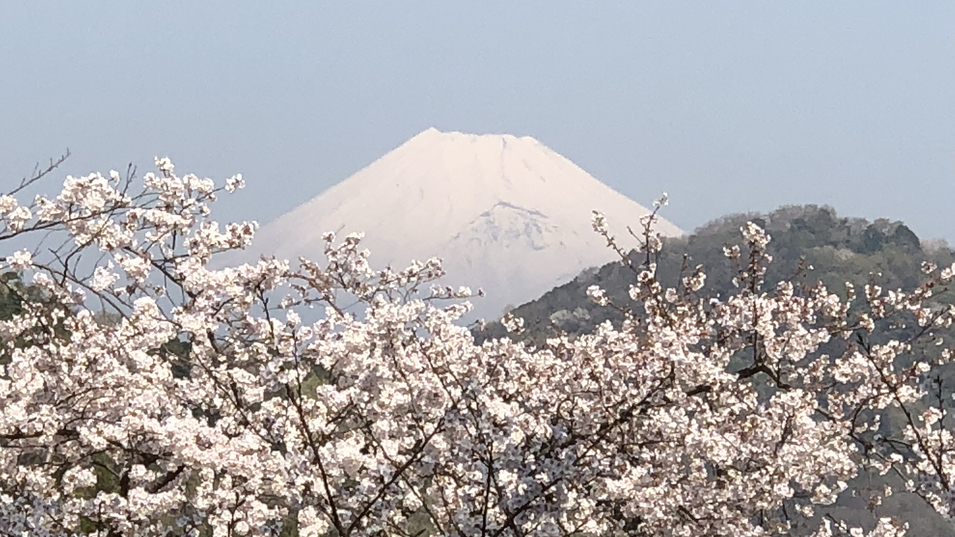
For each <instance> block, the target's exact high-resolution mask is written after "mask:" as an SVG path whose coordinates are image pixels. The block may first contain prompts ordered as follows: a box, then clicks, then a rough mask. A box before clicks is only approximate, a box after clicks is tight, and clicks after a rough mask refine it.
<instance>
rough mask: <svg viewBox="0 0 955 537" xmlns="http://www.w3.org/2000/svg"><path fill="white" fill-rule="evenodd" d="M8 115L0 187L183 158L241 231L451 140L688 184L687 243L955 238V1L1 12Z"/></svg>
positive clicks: (2, 111) (641, 195)
mask: <svg viewBox="0 0 955 537" xmlns="http://www.w3.org/2000/svg"><path fill="white" fill-rule="evenodd" d="M159 4H162V6H160V5H159ZM0 103H2V104H0V182H2V183H0V184H12V183H14V182H15V181H17V180H18V179H19V178H20V177H22V176H23V175H24V174H26V173H28V172H29V171H30V169H31V168H32V166H33V164H34V163H35V162H36V161H38V160H44V159H46V158H48V157H50V156H53V155H55V154H57V153H58V152H59V151H61V150H62V149H63V148H65V147H69V148H70V150H71V151H72V152H73V155H74V156H73V157H72V158H71V159H70V161H69V162H68V165H67V166H66V168H65V170H66V171H68V172H70V173H74V174H79V173H86V172H89V171H92V170H103V171H106V170H108V169H109V168H117V169H122V168H124V167H125V165H126V164H127V163H129V162H133V163H136V164H138V165H139V166H140V169H146V168H148V167H150V166H151V163H152V157H153V156H154V155H169V156H171V157H172V158H173V159H174V161H175V162H176V164H177V168H178V169H179V170H181V171H194V172H196V173H199V174H201V175H206V176H210V177H214V178H217V179H220V180H221V179H224V178H225V177H227V176H229V175H231V174H232V173H235V172H242V173H243V174H244V175H245V177H246V178H247V181H248V182H249V188H248V189H247V190H246V191H245V192H244V193H243V194H241V195H240V197H233V198H231V199H228V200H226V201H227V206H226V207H224V208H223V212H222V213H221V214H222V216H223V217H228V218H232V219H236V218H251V219H258V220H260V221H268V220H270V219H272V218H274V217H276V216H278V215H279V214H281V213H283V212H285V211H287V210H289V209H291V208H292V207H294V206H295V205H297V204H298V203H300V202H302V201H304V200H306V199H308V198H311V197H312V196H315V195H317V194H318V193H320V192H321V191H322V190H324V189H325V188H327V187H328V186H330V185H332V184H334V183H336V182H338V181H340V180H342V179H344V178H346V177H347V176H349V175H351V174H352V173H353V172H355V171H357V170H358V169H360V168H361V167H363V166H364V165H366V164H368V163H370V162H371V161H373V160H374V159H375V158H377V157H378V156H380V155H382V154H383V153H385V152H387V151H388V150H390V149H392V148H394V147H396V146H397V145H399V144H400V143H401V142H403V141H404V140H405V139H407V138H409V137H411V136H413V135H414V134H416V133H417V132H419V131H421V130H424V129H426V128H427V127H430V126H435V127H437V128H438V129H441V130H460V131H465V132H478V133H484V132H494V133H501V132H508V133H512V134H517V135H531V136H534V137H536V138H537V139H539V140H540V141H541V142H543V143H544V144H546V145H548V146H550V147H551V148H553V149H554V150H556V151H558V152H560V153H562V154H564V155H565V156H567V157H568V158H570V159H571V160H573V161H575V162H576V163H577V164H579V165H580V166H581V167H583V168H584V169H585V170H587V171H589V172H590V173H591V174H593V175H594V176H595V177H597V178H598V179H600V180H602V181H604V182H605V183H607V184H609V185H611V186H612V187H614V188H616V189H617V190H619V191H620V192H622V193H624V194H626V195H628V196H630V197H631V198H633V199H635V200H636V201H638V202H641V203H643V204H649V203H650V202H651V201H652V200H653V199H654V198H655V197H656V196H657V195H658V194H659V193H660V192H661V191H668V192H669V193H670V198H671V206H670V207H669V208H668V209H667V212H666V213H665V214H666V216H668V217H669V218H670V219H671V220H673V221H674V222H675V223H676V224H678V225H680V226H682V227H684V228H685V229H692V228H694V227H695V226H698V225H700V224H702V223H704V222H705V221H707V220H709V219H711V218H714V217H718V216H720V215H723V214H726V213H730V212H739V211H745V210H760V211H768V210H771V209H773V208H775V207H777V206H779V205H781V204H788V203H826V204H830V205H832V206H834V207H835V208H836V209H837V210H838V211H839V212H840V213H842V214H845V215H856V216H865V217H869V218H875V217H880V216H885V217H890V218H897V219H903V220H905V221H906V222H907V223H909V224H910V225H911V227H912V228H913V229H914V230H915V231H916V232H917V233H918V234H919V235H920V236H923V237H926V238H928V237H945V238H947V239H948V240H949V241H950V242H953V243H955V211H953V206H955V3H953V2H951V1H918V2H898V1H895V2H883V1H873V0H867V1H865V2H860V1H856V2H836V1H816V2H808V1H786V2H783V1H778V2H765V1H755V0H754V1H750V2H742V1H738V2H722V1H709V0H707V1H702V0H701V1H697V2H682V1H673V0H668V1H665V2H664V1H658V2H615V3H611V2H557V1H548V2H469V3H464V2H447V1H434V2H374V3H372V2H338V3H334V4H333V3H330V2H261V1H259V2H246V1H242V2H238V1H230V2H213V1H203V2H132V1H129V2H121V1H113V2H105V1H103V2H97V1H84V2H66V1H62V2H44V1H30V2H26V1H17V2H14V1H6V0H0ZM64 173H65V172H64Z"/></svg>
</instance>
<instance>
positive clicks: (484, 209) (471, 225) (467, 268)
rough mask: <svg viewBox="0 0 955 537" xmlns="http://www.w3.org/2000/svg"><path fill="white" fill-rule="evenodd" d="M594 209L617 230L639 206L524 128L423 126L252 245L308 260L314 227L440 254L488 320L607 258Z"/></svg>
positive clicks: (385, 249) (632, 219)
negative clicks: (476, 292) (481, 293)
mask: <svg viewBox="0 0 955 537" xmlns="http://www.w3.org/2000/svg"><path fill="white" fill-rule="evenodd" d="M653 190H654V191H653V192H648V193H647V194H648V196H653V195H654V194H657V193H658V192H657V191H661V190H663V188H662V185H661V186H660V187H655V188H654V189H653ZM595 209H596V210H599V211H601V212H603V213H604V214H605V215H606V216H607V219H608V221H609V222H610V223H611V229H612V230H614V231H615V232H617V233H618V234H620V233H624V232H625V229H626V226H627V225H628V224H630V225H636V224H638V223H639V219H640V217H641V216H643V215H645V214H647V213H648V212H649V211H648V210H647V209H646V208H645V207H643V206H641V205H639V204H637V203H635V202H633V201H631V200H629V199H628V198H626V197H624V196H623V195H621V194H619V193H617V192H616V191H614V190H613V189H611V188H610V187H608V186H606V185H604V184H603V183H601V182H599V181H597V180H596V179H594V178H593V177H591V176H590V175H589V174H587V172H585V171H584V170H582V169H580V168H579V167H578V166H576V165H575V164H574V163H572V162H571V161H570V160H568V159H566V158H564V157H563V156H561V155H559V154H557V153H556V152H554V151H552V150H551V149H549V148H547V147H546V146H544V145H543V144H541V143H540V142H538V141H537V140H535V139H533V138H531V137H528V136H524V137H516V136H512V135H509V134H503V135H474V134H463V133H460V132H440V131H438V130H437V129H434V128H430V129H428V130H426V131H424V132H421V133H419V134H418V135H416V136H414V137H413V138H411V139H410V140H408V141H407V142H405V143H404V144H402V145H401V146H400V147H398V148H397V149H395V150H393V151H391V152H389V153H387V154H386V155H384V156H382V157H381V158H379V159H378V160H376V161H375V162H373V163H371V164H369V165H368V166H367V167H365V168H363V169H362V170H360V171H358V172H357V173H355V174H354V175H352V176H351V177H349V178H348V179H346V180H344V181H342V182H341V183H338V184H337V185H335V186H333V187H331V188H329V189H328V190H326V191H325V192H324V193H322V194H320V195H319V196H317V197H315V198H313V199H312V200H310V201H308V202H306V203H304V204H302V205H300V206H299V207H297V208H295V209H293V210H292V211H291V212H289V213H287V214H285V215H283V216H282V217H280V218H278V219H277V220H275V221H274V222H272V223H270V224H268V225H266V226H263V228H262V229H261V230H260V231H259V233H258V234H257V236H256V240H255V242H254V243H253V246H252V249H253V252H255V253H264V254H270V255H277V256H279V257H287V258H292V259H294V258H297V257H299V256H304V257H310V258H320V257H321V255H322V241H321V236H322V233H323V232H325V231H335V232H336V233H339V234H342V233H350V232H352V231H362V232H364V233H365V240H364V244H365V245H366V247H368V248H369V249H370V250H371V252H372V257H371V261H372V263H373V264H379V265H381V264H391V265H393V266H396V267H400V266H404V265H405V264H407V263H408V262H409V261H410V260H412V259H418V260H423V259H427V258H429V257H434V256H437V257H441V258H442V259H444V261H445V263H444V264H445V269H446V270H447V273H448V276H447V283H448V284H450V285H455V286H456V285H459V284H462V285H468V286H470V287H471V288H472V289H477V288H483V289H484V290H485V292H486V294H487V297H486V298H484V299H475V302H474V303H475V306H476V311H477V312H479V313H481V314H483V316H485V317H487V318H493V317H496V316H498V315H500V313H501V312H502V309H503V308H504V306H505V305H508V304H514V305H516V304H520V303H522V302H525V301H527V300H530V299H533V298H536V297H537V296H539V295H540V294H542V293H543V292H545V291H547V290H549V289H550V288H552V287H554V286H555V285H559V284H560V283H563V282H564V281H566V280H569V279H571V278H573V277H574V276H575V275H576V274H577V273H579V272H580V271H581V270H583V269H586V268H588V267H591V266H594V265H598V264H602V263H605V262H607V261H610V260H612V259H613V257H614V254H613V252H611V251H609V250H608V249H607V247H606V245H605V244H604V241H603V240H602V239H601V238H600V237H599V236H598V235H597V234H596V233H594V232H593V230H592V229H591V225H590V216H591V211H592V210H595ZM657 229H658V231H660V232H661V233H662V234H664V235H680V234H682V231H680V230H679V229H678V228H677V227H676V226H674V225H672V224H670V223H669V222H667V221H663V220H661V221H660V222H659V224H658V227H657Z"/></svg>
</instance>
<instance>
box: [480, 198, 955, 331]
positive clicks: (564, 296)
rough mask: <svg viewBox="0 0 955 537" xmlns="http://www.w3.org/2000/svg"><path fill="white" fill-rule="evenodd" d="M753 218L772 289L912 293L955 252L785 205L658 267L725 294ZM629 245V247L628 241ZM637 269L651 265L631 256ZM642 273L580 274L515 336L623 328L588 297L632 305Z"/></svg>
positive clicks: (544, 301)
mask: <svg viewBox="0 0 955 537" xmlns="http://www.w3.org/2000/svg"><path fill="white" fill-rule="evenodd" d="M747 221H752V222H754V223H755V224H757V225H759V226H760V227H764V229H766V231H767V233H769V235H770V236H771V237H772V240H771V241H770V243H769V246H768V250H769V253H770V255H772V256H773V262H772V263H771V265H770V267H769V270H768V272H767V275H766V285H765V288H766V289H772V288H773V287H775V286H776V284H777V283H778V282H780V281H792V282H793V283H797V282H802V283H803V284H804V285H815V284H816V283H818V282H822V283H823V284H825V285H826V286H827V287H828V288H829V289H830V290H832V291H834V292H837V293H840V294H844V291H845V283H846V282H850V283H852V284H853V285H855V286H856V287H859V286H862V285H864V284H866V283H868V282H869V281H872V280H874V281H875V282H876V283H878V284H879V285H880V286H882V287H884V288H886V289H896V288H902V289H912V288H914V287H915V286H917V285H918V284H919V282H920V281H921V277H922V272H921V263H922V262H923V261H929V262H932V263H935V264H936V265H938V266H948V265H951V264H952V262H953V261H955V251H953V250H952V249H951V248H949V247H948V245H946V244H945V243H944V242H941V241H937V242H930V241H926V242H923V241H921V240H920V239H919V237H918V236H917V235H916V234H915V233H913V232H912V230H911V229H909V228H908V227H906V226H905V224H903V223H902V222H893V221H890V220H886V219H879V220H876V221H874V222H870V221H868V220H865V219H863V218H847V217H842V216H839V215H838V214H837V213H836V211H835V210H834V209H832V208H831V207H825V206H816V205H804V206H786V207H782V208H779V209H777V210H775V211H773V212H771V213H769V214H760V213H749V214H734V215H729V216H725V217H722V218H720V219H718V220H714V221H712V222H710V223H708V224H706V225H704V226H703V227H701V228H699V229H697V230H696V231H695V232H694V233H692V234H690V235H687V236H684V237H680V238H664V239H663V243H664V246H663V249H662V251H661V253H660V255H659V256H657V257H655V258H654V259H652V260H651V261H652V262H655V263H657V275H658V277H659V278H660V280H661V281H662V282H663V283H665V284H666V285H668V286H674V287H678V286H679V285H680V279H681V278H682V276H686V275H688V274H689V273H691V272H693V270H694V269H695V268H696V267H697V266H698V265H703V267H704V269H705V271H706V287H705V289H708V290H709V291H708V292H706V291H704V292H705V293H706V294H708V295H712V296H726V294H727V293H729V292H730V291H731V290H732V289H733V288H734V284H733V280H734V278H736V277H737V276H738V271H739V267H738V265H737V264H735V263H734V262H732V261H730V260H728V259H727V258H726V256H725V255H724V251H723V248H724V246H733V245H738V244H739V243H740V241H741V239H740V227H741V226H743V225H744V224H745V223H746V222H747ZM619 239H620V242H621V244H622V245H624V246H635V245H636V240H635V239H633V238H632V237H619ZM628 241H629V242H628ZM630 256H631V261H632V262H633V263H634V265H635V266H639V265H641V264H644V263H646V262H647V259H646V258H645V257H641V256H640V254H638V253H637V252H635V251H633V252H631V254H630ZM635 277H636V275H635V273H634V271H633V269H631V268H629V267H627V266H626V265H624V264H623V263H620V262H614V263H609V264H607V265H604V266H602V267H599V268H593V269H590V270H587V271H584V272H583V273H581V274H580V275H579V276H578V277H577V278H575V279H574V280H573V281H571V282H568V283H566V284H564V285H561V286H560V287H556V288H554V289H553V290H551V291H549V292H548V293H546V294H544V295H543V296H542V297H540V298H539V299H537V300H534V301H533V302H529V303H527V304H523V305H521V306H519V307H517V308H515V309H514V310H512V313H513V314H514V315H515V316H517V317H521V318H523V319H524V326H525V328H526V330H525V331H524V332H523V333H522V334H520V335H519V336H517V337H521V338H524V339H525V340H540V339H541V338H544V337H547V336H549V335H553V334H556V333H559V332H564V333H568V334H571V335H576V334H582V333H587V332H589V331H591V330H592V329H593V328H594V327H595V326H597V325H598V324H600V323H601V322H603V321H607V320H609V321H612V322H614V323H619V321H620V320H621V319H622V313H621V312H620V311H619V310H617V309H615V308H606V307H600V306H598V305H597V304H595V303H594V302H592V301H591V300H588V298H587V295H586V290H587V288H588V287H589V286H591V285H597V286H599V287H601V288H602V289H604V290H605V291H606V293H607V296H608V297H609V298H610V301H611V303H613V304H618V305H629V304H631V303H632V301H631V300H630V298H629V296H628V291H629V288H630V285H631V284H633V283H634V279H635ZM504 333H505V331H504V329H503V327H502V326H501V325H500V324H498V323H492V324H490V325H488V326H487V328H486V329H485V330H483V331H478V332H477V334H478V335H479V337H488V336H501V335H504Z"/></svg>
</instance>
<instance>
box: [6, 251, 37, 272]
mask: <svg viewBox="0 0 955 537" xmlns="http://www.w3.org/2000/svg"><path fill="white" fill-rule="evenodd" d="M7 265H10V268H11V269H13V270H15V271H17V272H23V271H24V270H27V269H28V268H30V267H32V266H33V254H31V253H30V252H28V251H26V250H20V251H18V252H15V253H14V254H13V255H11V256H7Z"/></svg>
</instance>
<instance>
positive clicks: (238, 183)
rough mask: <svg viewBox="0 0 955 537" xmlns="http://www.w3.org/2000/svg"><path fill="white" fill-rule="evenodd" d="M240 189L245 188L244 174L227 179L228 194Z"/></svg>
mask: <svg viewBox="0 0 955 537" xmlns="http://www.w3.org/2000/svg"><path fill="white" fill-rule="evenodd" d="M240 188H245V181H243V180H242V174H241V173H237V174H235V175H233V176H232V177H230V178H228V179H226V182H225V189H226V191H227V192H235V191H236V190H239V189H240Z"/></svg>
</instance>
